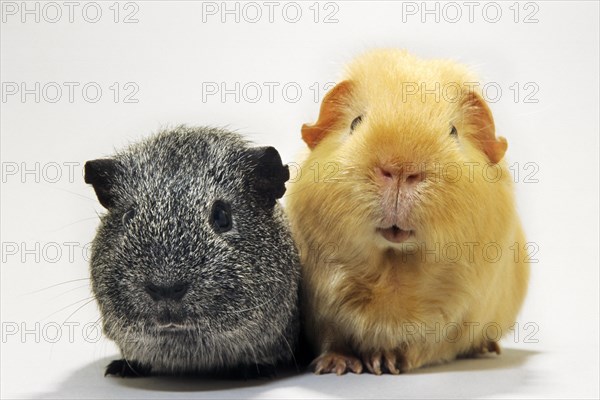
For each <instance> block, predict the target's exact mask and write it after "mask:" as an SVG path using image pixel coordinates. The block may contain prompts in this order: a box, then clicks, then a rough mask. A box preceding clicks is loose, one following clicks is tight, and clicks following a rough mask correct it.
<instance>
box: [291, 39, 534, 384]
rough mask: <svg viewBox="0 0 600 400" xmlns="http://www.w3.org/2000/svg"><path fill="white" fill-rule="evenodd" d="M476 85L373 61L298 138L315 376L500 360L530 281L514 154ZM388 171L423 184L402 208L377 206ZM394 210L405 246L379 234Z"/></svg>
mask: <svg viewBox="0 0 600 400" xmlns="http://www.w3.org/2000/svg"><path fill="white" fill-rule="evenodd" d="M475 81H476V80H475V79H474V78H473V77H472V76H471V75H470V74H469V72H468V71H467V70H466V69H465V68H463V67H461V66H460V65H457V64H455V63H453V62H450V61H442V60H421V59H418V58H416V57H413V56H411V55H410V54H408V53H406V52H404V51H399V50H379V51H374V52H371V53H367V54H365V55H363V56H361V57H359V58H358V59H357V60H355V61H354V62H353V63H352V64H351V65H350V67H349V69H348V71H347V74H346V77H345V79H344V81H343V82H341V83H339V84H338V85H337V86H336V87H335V88H334V89H332V90H331V91H330V92H329V93H328V95H327V96H326V97H325V99H324V100H323V104H322V105H321V112H320V115H319V119H318V121H317V122H316V123H315V124H312V125H308V124H307V125H305V126H303V129H302V134H303V139H304V141H305V142H306V143H307V144H308V145H309V148H311V152H310V154H309V155H308V157H307V159H306V160H304V161H303V162H302V164H301V174H300V175H299V177H298V178H297V179H295V180H294V181H293V182H292V183H291V184H290V187H289V188H288V195H287V197H286V204H287V211H288V213H289V216H290V220H291V224H292V230H293V233H294V236H295V239H296V240H297V243H298V245H299V248H300V251H301V253H302V263H303V291H304V294H303V302H304V305H303V307H304V315H305V325H306V334H307V337H308V339H309V342H311V343H312V345H313V346H314V349H315V351H316V352H317V354H318V355H319V356H318V357H317V359H316V360H315V361H314V363H313V365H314V368H315V372H317V373H326V372H336V373H338V374H341V373H345V372H346V371H353V372H357V373H360V372H361V371H362V370H363V367H365V368H366V369H368V370H369V371H370V372H373V373H377V374H379V373H382V372H389V373H399V372H402V371H407V370H411V369H414V368H418V367H420V366H423V365H427V364H434V363H438V362H444V361H448V360H451V359H454V358H456V357H457V356H461V355H470V354H474V353H480V352H485V351H496V352H499V347H498V345H497V341H498V339H499V338H500V336H501V335H502V334H505V333H506V332H507V331H508V330H509V327H510V326H511V325H512V324H513V323H514V321H515V318H516V315H517V313H518V310H519V308H520V306H521V304H522V302H523V299H524V296H525V293H526V290H527V281H528V276H529V267H528V264H527V263H526V260H525V256H526V254H525V251H524V249H525V248H524V246H525V238H524V235H523V232H522V229H521V224H520V221H519V218H518V216H517V213H516V210H515V204H514V199H513V185H512V177H511V175H510V173H509V170H508V168H507V166H506V163H505V161H503V160H502V158H503V156H504V152H505V150H506V147H507V145H506V140H505V139H504V138H501V137H497V136H496V135H495V132H494V123H493V119H492V116H491V112H490V111H489V108H488V107H487V105H486V104H485V101H484V100H483V99H482V98H481V96H480V95H479V94H478V93H477V91H476V90H468V89H469V83H468V82H475ZM457 88H460V90H457ZM436 92H437V94H436ZM358 116H362V121H355V127H354V129H353V131H351V128H350V126H351V123H352V121H353V120H354V119H355V118H356V117H358ZM453 126H454V127H455V128H456V134H450V132H451V131H452V127H453ZM381 165H385V166H386V167H385V168H386V169H387V168H388V167H389V168H391V169H393V170H394V172H395V173H396V172H397V173H398V174H403V173H406V171H407V170H408V169H409V168H413V169H414V170H415V171H417V172H418V177H419V182H418V184H417V185H416V186H413V187H411V188H410V189H407V188H406V187H401V186H398V187H399V188H400V189H394V190H395V192H394V193H395V196H397V197H395V199H396V200H395V201H396V202H397V204H395V205H394V204H393V201H392V202H391V203H390V202H388V203H389V204H388V203H386V202H385V201H384V200H382V198H383V197H384V194H383V192H384V189H383V188H382V183H381V182H382V181H381V179H384V178H381V176H380V175H381V174H379V175H378V173H377V171H381V169H379V170H378V168H379V167H380V166H381ZM459 174H460V175H459ZM407 176H414V175H411V174H410V173H409V174H408V175H407ZM421 179H422V181H420V180H421ZM394 187H396V186H394ZM387 196H388V197H389V194H388V195H387ZM390 204H391V205H390ZM393 207H396V209H397V210H399V211H398V213H399V214H402V216H398V220H399V221H401V224H402V226H400V228H404V229H406V230H407V232H408V231H410V237H409V238H408V239H406V240H404V241H400V242H398V243H392V242H391V241H389V240H386V239H385V238H384V237H383V236H382V234H381V233H380V231H378V228H382V229H383V228H386V227H387V226H386V224H387V225H389V218H394V217H389V216H386V215H387V214H389V211H390V209H393ZM385 209H387V211H388V212H387V214H386V210H385ZM384 220H385V221H388V222H385V223H384V222H382V221H384Z"/></svg>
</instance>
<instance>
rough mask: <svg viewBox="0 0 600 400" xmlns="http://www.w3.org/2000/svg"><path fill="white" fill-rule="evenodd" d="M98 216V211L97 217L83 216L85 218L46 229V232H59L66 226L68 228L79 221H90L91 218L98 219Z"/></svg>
mask: <svg viewBox="0 0 600 400" xmlns="http://www.w3.org/2000/svg"><path fill="white" fill-rule="evenodd" d="M96 218H98V215H97V213H96V216H95V217H88V218H83V219H80V220H77V221H75V222H71V223H69V224H67V225H63V226H61V227H59V228H56V229H50V230H47V231H44V232H58V231H61V230H63V229H65V228H68V227H70V226H72V225H75V224H78V223H80V222H83V221H89V220H91V219H96Z"/></svg>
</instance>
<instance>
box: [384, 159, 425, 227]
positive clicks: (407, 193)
mask: <svg viewBox="0 0 600 400" xmlns="http://www.w3.org/2000/svg"><path fill="white" fill-rule="evenodd" d="M374 180H375V182H376V183H377V185H378V187H379V194H380V196H381V197H380V198H381V212H382V221H381V226H382V227H384V228H387V227H388V226H398V227H400V228H402V229H410V226H409V225H410V224H409V219H410V218H409V214H410V212H411V209H412V206H413V204H414V203H415V201H417V198H418V196H417V190H418V187H419V186H420V185H421V184H422V183H423V181H424V180H425V172H424V171H423V170H422V169H421V168H419V166H418V165H417V164H415V163H404V164H395V163H378V164H377V165H376V166H375V173H374Z"/></svg>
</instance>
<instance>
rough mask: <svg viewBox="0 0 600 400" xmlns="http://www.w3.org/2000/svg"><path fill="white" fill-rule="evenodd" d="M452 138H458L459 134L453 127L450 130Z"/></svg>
mask: <svg viewBox="0 0 600 400" xmlns="http://www.w3.org/2000/svg"><path fill="white" fill-rule="evenodd" d="M450 136H452V137H458V132H457V131H456V127H455V126H454V125H452V129H450Z"/></svg>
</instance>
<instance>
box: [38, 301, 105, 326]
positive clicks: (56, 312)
mask: <svg viewBox="0 0 600 400" xmlns="http://www.w3.org/2000/svg"><path fill="white" fill-rule="evenodd" d="M90 299H92V300H94V299H95V297H94V296H91V297H86V298H85V299H81V300H79V301H76V302H74V303H71V304H69V305H68V306H65V307H63V308H61V309H60V310H58V311H55V312H53V313H52V314H50V315H47V316H45V317H44V318H42V321H43V320H45V319H47V318H50V317H51V316H53V315H55V314H58V313H59V312H61V311H63V310H66V309H67V308H69V307H73V306H74V305H76V304H79V303H81V302H82V301H89V300H90ZM86 304H87V303H86Z"/></svg>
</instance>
